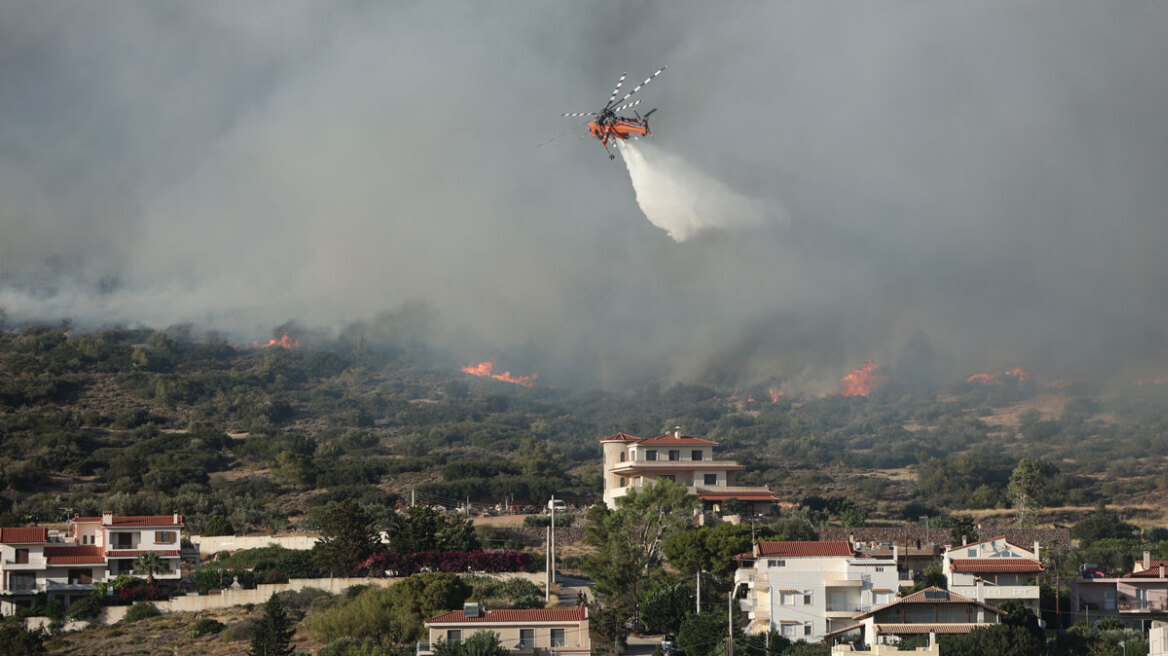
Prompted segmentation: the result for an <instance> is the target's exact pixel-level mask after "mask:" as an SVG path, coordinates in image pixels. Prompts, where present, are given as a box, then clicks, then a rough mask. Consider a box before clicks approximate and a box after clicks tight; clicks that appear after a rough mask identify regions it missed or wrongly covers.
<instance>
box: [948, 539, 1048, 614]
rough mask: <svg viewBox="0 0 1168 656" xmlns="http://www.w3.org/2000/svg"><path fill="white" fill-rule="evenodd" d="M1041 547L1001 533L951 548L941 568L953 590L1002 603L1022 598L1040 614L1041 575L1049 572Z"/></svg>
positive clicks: (982, 600)
mask: <svg viewBox="0 0 1168 656" xmlns="http://www.w3.org/2000/svg"><path fill="white" fill-rule="evenodd" d="M1039 550H1040V547H1039V545H1038V543H1035V544H1034V550H1033V551H1031V550H1028V549H1023V548H1022V547H1019V546H1017V545H1015V544H1012V543H1010V542H1009V541H1008V540H1006V538H1005V536H1003V535H998V536H995V537H993V538H990V539H989V540H983V541H981V542H973V543H970V544H963V545H961V546H957V547H948V548H947V549H946V550H945V552H944V553H942V554H941V567H942V569H943V571H944V572H945V579H946V580H947V581H948V588H949V589H950V590H952V591H953V592H955V593H957V594H959V595H962V596H964V597H968V598H970V599H973V600H974V601H979V602H985V603H987V604H990V605H991V606H999V605H1001V604H1002V603H1003V602H1005V601H1006V600H1008V599H1017V600H1018V601H1021V602H1022V604H1023V605H1024V606H1026V608H1028V609H1030V610H1032V611H1033V612H1034V614H1035V615H1039V606H1038V591H1039V578H1038V577H1039V576H1041V575H1042V572H1043V571H1045V568H1043V566H1042V561H1041V560H1040V559H1039V555H1040V551H1039Z"/></svg>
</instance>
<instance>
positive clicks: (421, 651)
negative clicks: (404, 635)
mask: <svg viewBox="0 0 1168 656" xmlns="http://www.w3.org/2000/svg"><path fill="white" fill-rule="evenodd" d="M414 653H415V654H417V655H418V656H424V655H426V654H433V653H434V649H433V648H432V647H431V645H430V641H429V640H419V641H418V645H417V648H416V649H415V650H414Z"/></svg>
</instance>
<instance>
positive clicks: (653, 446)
mask: <svg viewBox="0 0 1168 656" xmlns="http://www.w3.org/2000/svg"><path fill="white" fill-rule="evenodd" d="M600 444H601V446H602V447H603V448H604V503H606V504H607V505H608V507H609V508H616V500H617V499H618V498H620V497H622V496H624V495H625V494H628V491H629V490H635V489H637V488H640V487H644V486H645V485H646V484H648V483H651V482H654V481H659V480H671V481H673V482H675V483H677V484H678V485H682V486H684V487H686V488H688V489H689V491H690V492H691V493H692V494H694V495H695V496H697V497H698V498H699V499H700V500H701V502H702V506H703V507H704V508H705V509H707V510H710V509H713V508H714V507H715V506H720V504H722V503H723V502H725V501H727V500H729V499H737V500H738V501H741V502H742V503H743V504H744V505H745V507H746V512H747V514H754V513H756V512H768V511H770V509H771V508H773V507H774V505H775V504H777V503H778V502H779V499H778V497H776V496H775V495H774V494H773V493H771V491H770V490H768V489H767V488H765V487H751V486H739V485H735V483H736V479H737V476H738V474H739V472H741V471H743V470H745V469H746V467H744V466H743V465H740V464H738V463H736V462H733V461H729V460H714V447H716V446H718V443H717V442H711V441H710V440H705V439H702V438H700V437H690V436H689V435H682V434H681V430H680V429H675V430H674V431H673V432H672V433H667V434H665V435H661V436H658V437H651V438H642V437H636V436H634V435H628V434H625V433H616V434H615V435H609V436H608V437H606V438H604V439H602V440H600Z"/></svg>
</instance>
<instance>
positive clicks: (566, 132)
mask: <svg viewBox="0 0 1168 656" xmlns="http://www.w3.org/2000/svg"><path fill="white" fill-rule="evenodd" d="M591 122H592V121H586V122H584V123H581V124H580V125H573V126H572V127H570V128H568V129H567V130H564V131H563V132H561V133H559V134H557V135H556V136H554V137H552V138H551V139H548V140H547V141H544V142H542V143H537V144H535V147H536V148H539V147H540V146H546V145H548V144H550V143H551V142H553V141H555V140H556V139H559V138H560V137H562V136H564V135H565V134H568V133H570V132H575V131H576V130H579V129H580V128H582V127H584V126H585V125H588V124H589V123H591ZM585 136H587V135H580V138H581V139H583V138H584V137H585Z"/></svg>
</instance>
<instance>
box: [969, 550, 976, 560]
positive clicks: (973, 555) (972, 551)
mask: <svg viewBox="0 0 1168 656" xmlns="http://www.w3.org/2000/svg"><path fill="white" fill-rule="evenodd" d="M969 557H970V558H976V557H977V549H976V548H974V549H970V550H969Z"/></svg>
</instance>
